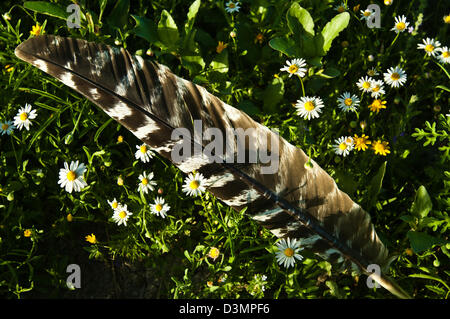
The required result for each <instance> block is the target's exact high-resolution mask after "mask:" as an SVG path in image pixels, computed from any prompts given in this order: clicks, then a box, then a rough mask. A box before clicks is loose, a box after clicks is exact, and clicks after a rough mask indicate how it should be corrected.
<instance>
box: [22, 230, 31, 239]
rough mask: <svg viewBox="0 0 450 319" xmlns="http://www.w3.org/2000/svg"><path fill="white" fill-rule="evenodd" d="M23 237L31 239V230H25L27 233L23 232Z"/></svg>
mask: <svg viewBox="0 0 450 319" xmlns="http://www.w3.org/2000/svg"><path fill="white" fill-rule="evenodd" d="M23 235H24V236H25V237H30V236H31V230H29V229H25V231H24V232H23Z"/></svg>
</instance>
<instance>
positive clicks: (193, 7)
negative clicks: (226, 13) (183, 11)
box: [187, 0, 202, 21]
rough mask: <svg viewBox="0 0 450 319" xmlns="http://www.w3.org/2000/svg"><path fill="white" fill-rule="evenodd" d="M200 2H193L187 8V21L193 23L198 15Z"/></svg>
mask: <svg viewBox="0 0 450 319" xmlns="http://www.w3.org/2000/svg"><path fill="white" fill-rule="evenodd" d="M201 3H202V1H201V0H195V1H194V2H193V3H192V4H191V6H190V7H189V11H188V14H187V18H188V21H193V20H194V19H195V17H196V15H197V13H198V9H200V4H201Z"/></svg>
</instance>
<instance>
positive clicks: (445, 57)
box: [437, 47, 450, 64]
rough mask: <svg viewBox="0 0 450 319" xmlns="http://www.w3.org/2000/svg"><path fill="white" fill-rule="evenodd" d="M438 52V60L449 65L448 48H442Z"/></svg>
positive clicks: (449, 53)
mask: <svg viewBox="0 0 450 319" xmlns="http://www.w3.org/2000/svg"><path fill="white" fill-rule="evenodd" d="M438 50H439V52H440V54H439V55H438V57H437V58H438V60H439V61H440V62H441V63H444V64H446V63H450V51H449V49H448V47H442V48H439V49H438Z"/></svg>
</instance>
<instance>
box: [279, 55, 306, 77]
mask: <svg viewBox="0 0 450 319" xmlns="http://www.w3.org/2000/svg"><path fill="white" fill-rule="evenodd" d="M286 64H287V65H285V66H284V67H282V68H281V69H280V71H286V72H289V77H291V76H292V75H294V74H295V75H298V76H300V77H301V78H302V77H304V76H305V74H306V71H307V69H306V68H304V66H306V61H305V60H303V59H294V60H292V61H289V60H287V61H286Z"/></svg>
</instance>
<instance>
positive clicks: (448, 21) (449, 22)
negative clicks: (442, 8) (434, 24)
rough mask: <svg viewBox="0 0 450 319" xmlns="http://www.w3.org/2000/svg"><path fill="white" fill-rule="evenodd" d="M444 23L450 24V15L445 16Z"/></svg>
mask: <svg viewBox="0 0 450 319" xmlns="http://www.w3.org/2000/svg"><path fill="white" fill-rule="evenodd" d="M444 22H445V23H448V24H450V14H448V15H446V16H444Z"/></svg>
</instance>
